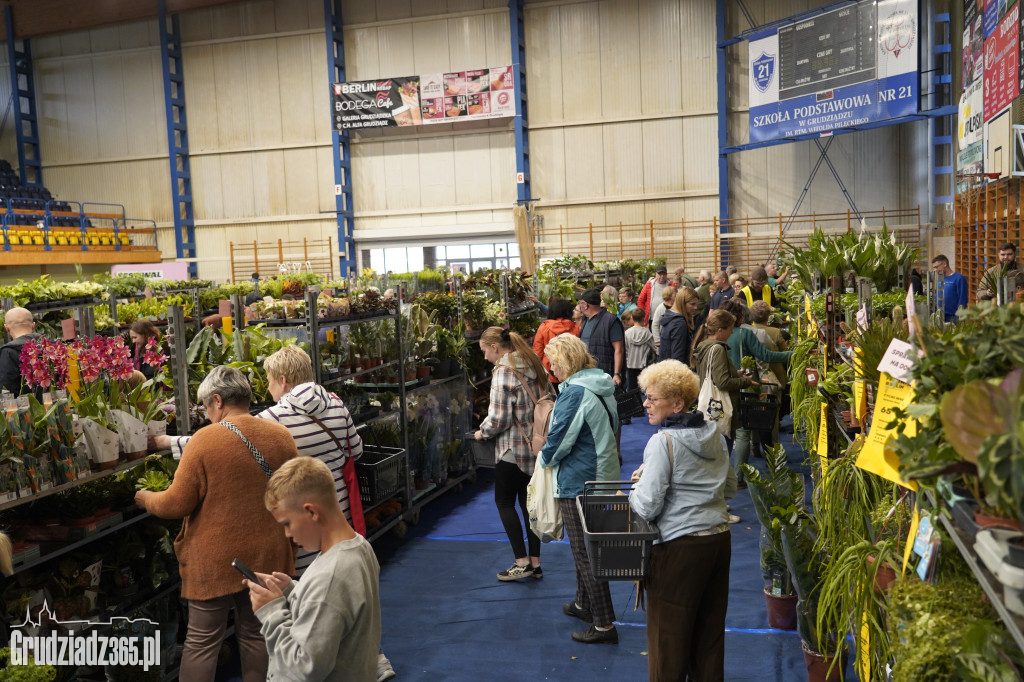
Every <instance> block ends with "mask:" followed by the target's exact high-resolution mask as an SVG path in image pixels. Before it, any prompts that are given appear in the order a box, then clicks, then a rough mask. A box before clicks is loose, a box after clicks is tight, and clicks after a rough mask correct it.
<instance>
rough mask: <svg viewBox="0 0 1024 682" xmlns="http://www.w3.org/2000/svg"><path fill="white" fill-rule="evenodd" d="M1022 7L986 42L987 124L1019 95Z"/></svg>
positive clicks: (1013, 11)
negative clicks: (1018, 60)
mask: <svg viewBox="0 0 1024 682" xmlns="http://www.w3.org/2000/svg"><path fill="white" fill-rule="evenodd" d="M1019 36H1020V6H1019V5H1014V6H1013V8H1012V9H1011V10H1010V11H1009V12H1007V14H1006V16H1005V17H1003V20H1002V21H1000V22H999V26H998V27H997V28H996V30H995V31H994V32H993V33H992V36H991V37H989V38H988V39H987V40H986V41H985V103H984V106H985V121H986V122H988V121H990V120H991V119H992V118H994V117H995V116H996V115H997V114H999V113H1000V112H1001V111H1002V110H1003V109H1005V108H1006V107H1007V105H1009V104H1010V102H1012V101H1013V99H1014V98H1015V97H1016V96H1017V94H1018V93H1019V91H1020V90H1019V88H1020V82H1019V75H1020V74H1019V68H1018V62H1017V57H1018V52H1019V51H1020V39H1019Z"/></svg>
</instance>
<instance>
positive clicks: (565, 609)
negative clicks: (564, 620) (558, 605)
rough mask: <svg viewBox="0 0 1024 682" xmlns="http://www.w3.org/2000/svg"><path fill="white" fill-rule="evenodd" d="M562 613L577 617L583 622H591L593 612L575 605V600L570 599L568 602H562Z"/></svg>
mask: <svg viewBox="0 0 1024 682" xmlns="http://www.w3.org/2000/svg"><path fill="white" fill-rule="evenodd" d="M562 613H564V614H565V615H567V616H571V617H573V618H579V619H580V620H582V621H583V622H584V623H593V622H594V614H592V613H591V612H590V611H588V610H586V609H581V608H580V607H579V606H576V602H574V601H571V602H569V603H568V604H562Z"/></svg>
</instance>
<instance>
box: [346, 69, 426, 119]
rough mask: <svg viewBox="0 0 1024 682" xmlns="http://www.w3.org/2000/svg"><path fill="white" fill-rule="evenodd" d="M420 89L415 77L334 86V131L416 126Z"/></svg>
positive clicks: (354, 82) (418, 115)
mask: <svg viewBox="0 0 1024 682" xmlns="http://www.w3.org/2000/svg"><path fill="white" fill-rule="evenodd" d="M419 87H420V80H419V78H418V77H417V76H410V77H407V78H382V79H380V80H373V81H353V82H350V83H335V84H334V87H333V91H334V128H335V129H336V130H348V129H358V128H385V127H391V126H414V125H419V124H420V123H421V121H420V106H419V105H420V101H419Z"/></svg>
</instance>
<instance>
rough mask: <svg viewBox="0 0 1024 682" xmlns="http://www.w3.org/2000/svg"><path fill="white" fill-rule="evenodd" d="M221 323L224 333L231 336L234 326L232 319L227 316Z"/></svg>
mask: <svg viewBox="0 0 1024 682" xmlns="http://www.w3.org/2000/svg"><path fill="white" fill-rule="evenodd" d="M220 323H221V326H222V327H223V328H224V331H225V332H226V333H228V334H230V333H231V326H232V325H231V318H230V317H228V316H226V315H225V316H224V317H222V318H221V320H220Z"/></svg>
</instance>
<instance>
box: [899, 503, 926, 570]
mask: <svg viewBox="0 0 1024 682" xmlns="http://www.w3.org/2000/svg"><path fill="white" fill-rule="evenodd" d="M920 523H921V509H920V507H919V505H918V499H917V495H915V496H914V514H913V516H911V517H910V533H909V534H908V535H907V546H906V548H905V549H904V550H903V568H902V569H901V571H900V574H901V575H905V574H906V572H907V564H908V563H909V562H910V554H911V552H913V551H914V539H915V538H917V527H918V525H920Z"/></svg>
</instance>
